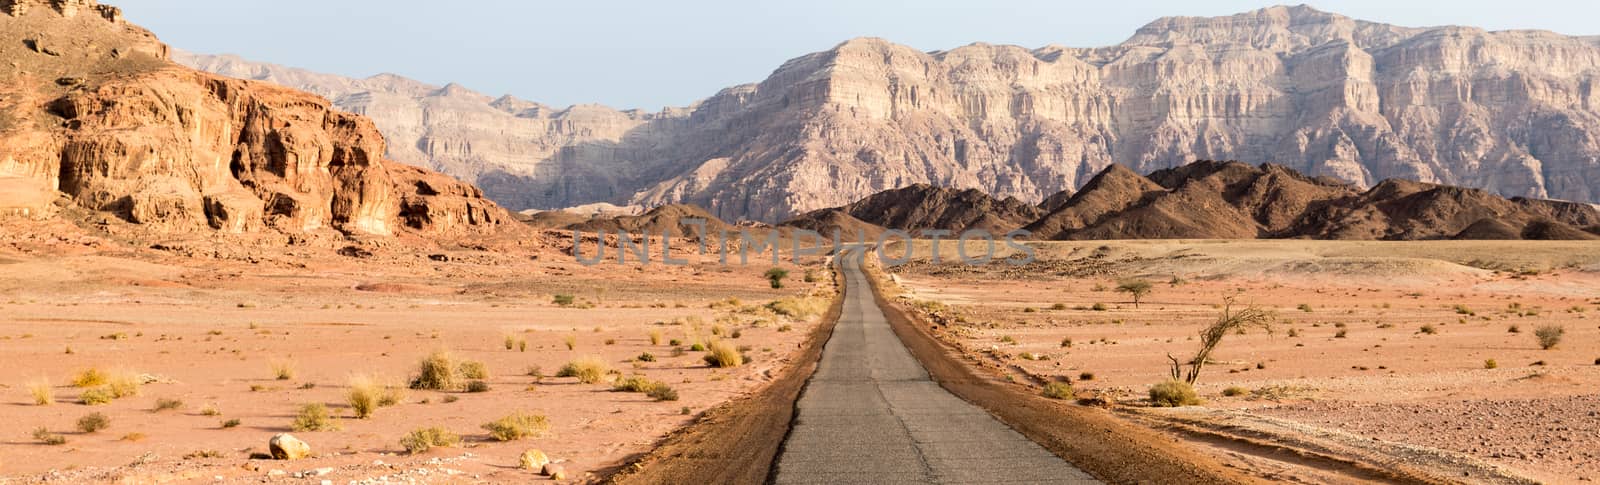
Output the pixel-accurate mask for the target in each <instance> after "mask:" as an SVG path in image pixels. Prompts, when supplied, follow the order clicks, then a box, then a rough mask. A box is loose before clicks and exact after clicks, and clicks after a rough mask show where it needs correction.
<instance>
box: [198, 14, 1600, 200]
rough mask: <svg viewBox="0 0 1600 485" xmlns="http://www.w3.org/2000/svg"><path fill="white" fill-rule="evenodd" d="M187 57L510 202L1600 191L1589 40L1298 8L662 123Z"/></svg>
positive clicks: (778, 90) (876, 62)
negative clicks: (1176, 175)
mask: <svg viewBox="0 0 1600 485" xmlns="http://www.w3.org/2000/svg"><path fill="white" fill-rule="evenodd" d="M177 57H178V58H179V59H180V60H182V61H184V62H186V63H189V64H190V65H193V66H196V67H199V68H201V69H204V70H208V71H212V72H217V73H221V74H226V75H231V76H239V77H248V78H253V79H264V80H272V81H275V82H282V83H287V84H290V85H291V86H294V87H297V88H301V89H305V90H309V91H313V92H319V93H323V94H324V95H326V96H328V97H330V98H331V99H332V100H333V101H334V103H335V104H336V105H337V106H339V107H341V108H343V109H346V110H350V111H354V112H356V113H360V114H365V115H367V116H370V117H372V118H373V119H374V120H375V121H376V122H377V124H378V125H379V127H380V128H381V129H382V130H383V132H384V134H385V135H386V136H387V137H388V138H389V139H390V140H391V142H390V144H389V146H390V153H389V156H390V157H392V158H394V159H396V160H400V161H405V162H410V163H418V164H423V165H426V166H431V167H434V168H437V169H439V170H441V171H444V172H446V173H450V174H453V175H456V176H458V177H462V178H464V179H466V180H468V181H472V182H476V183H478V184H479V185H481V186H483V187H484V190H485V191H486V193H487V194H488V195H489V196H490V197H492V198H494V199H496V200H498V201H500V202H501V203H503V204H506V205H508V206H511V207H513V208H516V209H524V208H554V207H565V206H573V205H579V204H585V203H592V202H609V203H615V204H637V205H644V206H658V205H663V204H668V203H691V204H696V205H700V206H703V207H706V208H707V209H709V210H710V212H711V213H712V214H715V215H716V216H718V217H721V218H724V219H729V220H737V219H742V218H748V219H757V220H764V221H775V220H779V219H782V218H785V217H787V216H790V215H794V214H797V213H801V212H805V211H809V210H814V209H819V208H825V207H835V206H841V205H845V204H848V203H850V202H854V201H855V200H858V199H861V198H863V197H866V196H868V195H871V194H873V193H876V192H879V191H882V190H886V189H892V188H897V187H903V186H907V185H911V184H916V183H928V184H933V185H936V186H944V187H953V188H977V189H981V190H983V191H985V192H988V193H991V194H994V195H995V196H997V197H1002V198H1003V197H1016V198H1018V199H1020V200H1023V201H1027V202H1029V203H1036V202H1039V201H1041V200H1043V199H1044V198H1046V197H1048V196H1050V195H1052V194H1055V193H1057V192H1060V191H1062V190H1072V189H1075V188H1077V187H1080V186H1081V185H1083V184H1084V183H1086V182H1087V181H1088V180H1089V179H1090V178H1091V177H1093V175H1094V174H1096V173H1098V172H1099V171H1100V170H1101V169H1103V168H1105V167H1107V166H1109V165H1110V164H1112V163H1120V164H1123V165H1126V166H1128V167H1130V168H1133V169H1134V170H1136V171H1138V172H1141V173H1148V172H1151V171H1154V170H1158V169H1163V168H1170V167H1174V166H1178V165H1182V164H1186V163H1189V162H1191V161H1194V160H1198V159H1237V160H1245V161H1249V162H1252V163H1265V162H1273V163H1277V164H1281V165H1284V166H1286V167H1289V168H1292V169H1295V170H1298V171H1301V172H1304V173H1307V174H1309V175H1313V176H1320V175H1327V176H1332V177H1337V178H1340V179H1343V180H1346V181H1350V182H1353V183H1355V184H1357V185H1358V186H1361V187H1367V186H1372V185H1375V184H1376V183H1377V182H1379V181H1381V180H1383V179H1386V178H1405V179H1411V180H1417V181H1421V182H1429V183H1442V184H1453V185H1463V186H1469V187H1477V188H1484V189H1487V190H1490V191H1492V192H1494V193H1498V194H1501V195H1506V196H1527V197H1538V198H1556V199H1567V200H1577V201H1588V202H1594V201H1600V87H1597V85H1600V83H1597V82H1596V81H1597V77H1600V40H1597V38H1596V37H1573V36H1565V35H1559V34H1555V33H1551V32H1542V31H1502V32H1487V31H1484V30H1482V29H1476V28H1470V27H1453V26H1451V27H1434V28H1407V27H1396V26H1391V25H1384V24H1378V23H1372V22H1365V21H1359V20H1353V19H1350V18H1347V17H1343V16H1339V15H1336V14H1332V13H1327V12H1322V11H1318V10H1315V9H1312V8H1310V7H1305V6H1297V7H1271V8H1266V9H1261V10H1257V11H1253V12H1248V13H1244V14H1239V15H1234V16H1229V17H1218V18H1164V19H1160V20H1156V21H1155V22H1152V23H1150V24H1149V25H1146V26H1145V27H1143V28H1140V29H1139V30H1138V31H1137V32H1136V33H1135V34H1134V35H1133V36H1132V37H1131V38H1129V39H1128V40H1127V41H1125V42H1123V43H1121V44H1118V45H1116V46H1111V47H1103V48H1090V49H1083V48H1067V47H1061V46H1046V47H1042V48H1038V49H1027V48H1023V47H1017V46H1003V45H989V44H973V45H969V46H964V47H960V48H956V49H952V50H948V51H934V52H923V51H918V50H916V49H912V48H910V47H906V46H902V45H898V44H894V43H891V42H888V41H885V40H881V39H873V38H861V39H853V40H850V41H846V42H844V43H842V44H839V45H838V46H836V47H834V48H833V49H830V50H828V51H824V52H818V53H813V54H808V55H805V56H802V57H799V58H796V59H793V60H790V61H788V62H786V63H784V64H783V65H782V66H780V67H779V68H778V69H777V70H776V71H774V72H773V73H772V74H771V75H770V76H769V77H768V78H767V79H766V80H764V81H762V82H760V83H757V84H750V85H743V86H737V87H733V88H728V89H724V90H722V91H721V92H719V93H717V94H715V95H713V96H711V97H710V98H707V99H705V100H703V101H701V102H699V103H696V104H695V105H694V106H691V107H686V108H681V109H667V110H663V111H660V112H657V113H648V114H647V113H643V112H639V111H618V110H614V109H610V108H605V107H601V106H574V107H570V108H566V109H553V108H550V107H547V106H543V105H539V104H537V103H531V102H527V101H522V100H517V99H514V98H510V97H503V98H499V99H491V98H490V97H488V96H483V95H480V94H477V93H473V92H471V91H468V90H466V89H463V88H461V87H459V86H454V85H452V86H446V87H443V88H440V87H433V86H426V85H421V84H419V83H415V82H408V81H405V80H403V79H400V78H398V77H396V76H389V75H381V76H375V77H372V78H368V79H362V80H351V79H344V78H336V77H330V76H324V75H318V74H312V73H307V72H304V71H298V70H293V69H287V68H282V67H278V66H269V65H261V64H255V63H249V62H245V61H242V60H239V59H237V58H229V57H210V56H177Z"/></svg>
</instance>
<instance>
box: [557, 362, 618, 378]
mask: <svg viewBox="0 0 1600 485" xmlns="http://www.w3.org/2000/svg"><path fill="white" fill-rule="evenodd" d="M610 371H611V366H609V365H607V364H606V361H605V360H602V359H601V358H600V357H599V356H594V355H587V356H583V357H579V358H577V359H576V360H573V361H571V362H567V364H566V365H563V366H561V370H560V371H559V372H557V373H556V377H576V378H578V382H582V383H584V384H594V383H596V382H600V378H602V377H605V375H606V373H607V372H610Z"/></svg>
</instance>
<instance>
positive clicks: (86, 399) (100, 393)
mask: <svg viewBox="0 0 1600 485" xmlns="http://www.w3.org/2000/svg"><path fill="white" fill-rule="evenodd" d="M116 398H117V397H116V396H115V395H113V394H111V389H109V388H106V387H96V388H93V389H84V390H83V393H82V394H79V395H78V402H80V403H83V404H85V405H89V406H97V405H100V404H107V403H110V402H111V400H112V399H116Z"/></svg>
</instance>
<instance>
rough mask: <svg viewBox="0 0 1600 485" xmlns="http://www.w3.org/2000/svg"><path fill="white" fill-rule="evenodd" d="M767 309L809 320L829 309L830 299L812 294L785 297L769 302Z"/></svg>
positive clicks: (797, 318) (790, 316)
mask: <svg viewBox="0 0 1600 485" xmlns="http://www.w3.org/2000/svg"><path fill="white" fill-rule="evenodd" d="M767 309H769V310H772V312H773V313H777V314H779V315H783V316H786V317H789V318H793V319H796V320H809V319H811V318H813V317H816V316H818V315H821V314H822V312H825V311H828V300H827V299H826V298H818V297H812V296H808V297H802V298H784V299H781V300H775V301H773V302H771V303H767Z"/></svg>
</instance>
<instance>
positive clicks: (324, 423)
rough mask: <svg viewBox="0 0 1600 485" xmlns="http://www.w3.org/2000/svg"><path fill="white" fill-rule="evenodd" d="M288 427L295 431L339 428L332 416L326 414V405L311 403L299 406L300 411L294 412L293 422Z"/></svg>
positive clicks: (333, 429)
mask: <svg viewBox="0 0 1600 485" xmlns="http://www.w3.org/2000/svg"><path fill="white" fill-rule="evenodd" d="M290 428H292V429H294V430H295V431H335V430H338V429H339V425H338V423H335V422H334V421H333V416H331V415H329V414H328V406H326V405H324V404H322V403H311V404H306V405H304V406H301V407H300V412H299V413H297V414H295V417H294V423H293V424H291V425H290Z"/></svg>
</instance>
